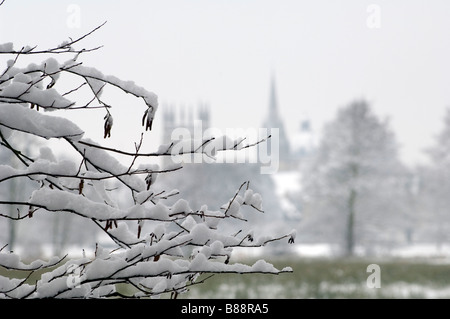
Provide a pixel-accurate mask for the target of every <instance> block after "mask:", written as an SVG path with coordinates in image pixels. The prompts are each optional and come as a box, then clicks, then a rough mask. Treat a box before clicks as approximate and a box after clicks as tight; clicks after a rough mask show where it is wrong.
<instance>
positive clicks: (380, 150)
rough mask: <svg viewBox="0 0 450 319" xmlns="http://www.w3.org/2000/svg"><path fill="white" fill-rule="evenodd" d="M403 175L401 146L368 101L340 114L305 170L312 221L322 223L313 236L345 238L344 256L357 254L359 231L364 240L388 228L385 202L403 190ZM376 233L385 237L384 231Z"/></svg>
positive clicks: (305, 191)
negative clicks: (377, 226) (367, 236)
mask: <svg viewBox="0 0 450 319" xmlns="http://www.w3.org/2000/svg"><path fill="white" fill-rule="evenodd" d="M400 171H402V165H401V163H400V162H399V160H398V158H397V143H396V141H395V137H394V134H393V132H392V131H391V130H390V129H389V126H388V123H387V122H384V121H381V120H380V119H379V118H378V117H377V116H375V115H374V114H373V113H372V110H371V108H370V106H369V104H368V103H367V102H366V101H364V100H361V101H355V102H352V103H350V104H349V105H348V106H346V107H343V108H341V109H339V110H338V112H337V116H336V117H335V119H334V120H333V121H331V122H330V123H328V124H327V125H326V127H325V129H324V133H323V136H322V139H321V142H320V145H319V147H318V149H317V150H316V153H315V154H314V156H313V158H312V159H311V160H310V162H308V163H307V165H305V166H304V169H303V170H302V181H301V184H302V197H303V198H304V200H305V202H306V203H308V205H307V206H308V208H307V211H308V215H309V216H308V217H309V218H311V219H312V220H314V219H316V220H319V221H320V222H319V223H317V224H314V225H315V227H314V232H315V233H316V234H317V233H320V232H321V231H322V232H323V233H325V234H328V236H329V239H330V240H333V242H339V240H337V238H336V236H339V234H345V236H344V237H342V238H341V242H342V243H343V245H344V247H345V254H347V255H352V254H354V252H355V251H354V249H355V243H356V237H357V236H356V230H357V229H358V228H360V229H361V231H360V234H361V236H360V237H362V234H363V233H367V232H371V231H373V230H371V227H373V226H375V225H376V223H380V222H381V223H383V222H384V223H385V224H388V222H387V220H386V219H385V217H386V210H387V207H386V206H385V205H384V206H383V202H385V201H383V200H382V199H381V198H383V196H384V199H385V200H386V199H388V198H389V196H391V195H393V193H392V192H393V190H394V189H398V188H401V185H399V183H401V180H400V179H399V172H400ZM377 217H378V218H377ZM380 229H381V230H382V231H381V232H379V230H380ZM386 229H387V228H384V230H386ZM375 232H377V236H379V237H382V236H383V227H379V228H378V229H377V230H376V231H375ZM330 237H331V238H330Z"/></svg>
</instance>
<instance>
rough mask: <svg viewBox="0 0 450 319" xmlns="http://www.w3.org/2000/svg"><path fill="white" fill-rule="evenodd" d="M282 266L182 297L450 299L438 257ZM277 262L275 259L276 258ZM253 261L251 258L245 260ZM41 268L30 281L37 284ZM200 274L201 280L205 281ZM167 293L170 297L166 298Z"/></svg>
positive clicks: (447, 268) (448, 270)
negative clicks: (376, 270) (374, 284)
mask: <svg viewBox="0 0 450 319" xmlns="http://www.w3.org/2000/svg"><path fill="white" fill-rule="evenodd" d="M265 260H266V261H268V262H271V263H273V264H274V265H275V266H276V267H278V268H279V269H281V268H283V267H285V266H290V267H292V268H293V270H294V271H293V273H285V274H280V275H264V274H248V275H236V274H218V275H214V276H213V277H212V278H210V279H208V280H206V281H205V282H204V283H203V284H200V285H194V286H191V287H190V291H189V292H188V293H186V294H182V295H180V296H179V298H199V299H205V298H211V299H235V298H241V299H253V298H262V299H265V298H274V299H277V298H283V299H292V298H295V299H299V298H319V299H320V298H322V299H323V298H326V299H331V298H333V299H334V298H353V299H361V298H450V264H449V263H446V262H442V261H441V260H439V259H411V258H403V259H401V258H396V259H393V258H391V259H381V260H380V259H366V258H353V259H336V258H334V259H327V258H302V259H300V258H299V259H296V260H294V259H290V260H281V259H275V258H270V257H267V258H265ZM274 260H276V262H274ZM241 262H242V263H246V264H250V263H252V262H253V261H252V260H246V261H245V262H244V261H241ZM369 264H377V265H379V266H380V270H381V272H380V284H381V287H380V288H369V287H368V285H367V278H368V276H370V275H371V273H369V272H367V266H368V265H369ZM0 275H2V276H9V277H16V278H24V277H25V276H26V274H25V273H20V272H17V271H15V272H11V271H6V270H5V269H2V268H1V267H0ZM38 277H39V272H37V273H36V274H34V275H33V276H32V277H31V278H30V280H31V281H32V282H35V280H36V279H38ZM201 279H202V277H200V278H199V280H201ZM165 297H168V296H165Z"/></svg>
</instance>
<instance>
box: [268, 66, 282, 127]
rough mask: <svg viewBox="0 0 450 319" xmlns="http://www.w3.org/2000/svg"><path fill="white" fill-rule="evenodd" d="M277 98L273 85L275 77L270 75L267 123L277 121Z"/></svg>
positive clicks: (274, 84) (274, 85)
mask: <svg viewBox="0 0 450 319" xmlns="http://www.w3.org/2000/svg"><path fill="white" fill-rule="evenodd" d="M279 118H280V117H279V115H278V98H277V88H276V83H275V75H274V73H272V75H271V78H270V96H269V121H270V119H272V120H274V121H278V119H279Z"/></svg>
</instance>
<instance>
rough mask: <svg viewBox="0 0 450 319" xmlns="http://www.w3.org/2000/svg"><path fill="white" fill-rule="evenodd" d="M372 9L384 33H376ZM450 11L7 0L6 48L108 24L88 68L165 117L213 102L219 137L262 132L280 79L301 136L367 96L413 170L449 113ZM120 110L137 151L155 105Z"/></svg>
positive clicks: (277, 3) (396, 3) (283, 100)
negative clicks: (150, 100)
mask: <svg viewBox="0 0 450 319" xmlns="http://www.w3.org/2000/svg"><path fill="white" fill-rule="evenodd" d="M371 4H375V5H376V8H379V9H380V11H379V16H377V17H379V20H378V21H379V22H380V25H379V28H369V27H368V25H367V20H368V18H370V17H373V15H374V14H376V13H375V12H374V11H371V8H372V7H370V5H371ZM78 9H79V11H77V10H78ZM368 9H369V12H368ZM449 13H450V1H448V0H429V1H423V0H407V1H406V0H404V1H403V0H390V1H381V0H378V1H375V0H372V1H362V0H346V1H333V0H319V1H312V0H309V1H299V0H292V1H287V0H183V1H181V0H154V1H95V2H94V1H53V0H46V1H22V0H6V1H5V3H4V4H3V5H2V6H1V7H0V43H3V42H14V43H15V47H16V48H18V49H20V47H21V46H22V45H38V46H39V48H41V49H44V48H47V47H50V46H52V45H57V44H59V43H61V42H62V41H63V40H66V39H67V38H68V37H69V36H70V37H77V36H80V35H82V34H83V33H85V32H88V31H90V30H91V29H93V28H94V27H96V26H98V25H99V24H101V23H103V22H104V21H108V22H107V24H106V25H105V26H104V27H103V28H102V29H101V30H99V31H98V32H97V33H95V34H93V35H92V36H91V37H90V38H88V39H86V41H85V42H83V43H84V46H85V47H94V46H98V45H104V47H103V48H102V49H101V50H100V51H96V52H94V53H90V54H86V55H85V56H84V58H83V61H85V62H84V63H85V64H86V65H89V66H95V67H97V68H98V69H99V70H101V71H102V72H103V73H105V74H113V75H116V76H118V77H120V78H122V79H124V80H133V81H135V82H136V83H137V84H139V85H141V86H144V87H145V88H147V89H148V90H150V91H153V92H155V93H156V94H158V96H159V100H160V107H161V109H162V108H163V106H164V105H165V103H173V104H176V105H179V104H184V105H196V104H197V103H198V102H199V101H205V102H207V103H209V105H210V107H211V113H212V114H211V115H212V119H211V120H212V125H213V126H215V127H217V128H219V129H223V130H225V129H226V128H247V127H260V126H261V125H262V123H263V120H264V118H265V116H266V115H267V108H268V99H269V96H268V95H269V84H270V76H271V74H272V72H273V73H274V74H275V76H276V81H277V89H278V100H279V107H280V113H281V116H282V117H283V118H284V120H285V124H286V126H287V130H288V132H289V133H290V134H294V133H295V132H296V130H297V129H298V126H299V122H300V118H301V117H302V116H304V115H305V114H306V115H307V116H309V117H310V118H311V120H312V123H313V127H314V128H315V129H316V130H317V131H320V129H321V127H322V125H323V123H324V122H326V121H329V120H330V119H332V118H333V117H334V115H335V111H336V109H337V107H340V106H343V105H345V104H347V103H349V102H351V101H352V100H353V99H356V98H366V99H367V100H369V101H370V102H371V103H372V106H373V108H374V111H375V113H376V114H378V115H379V116H382V117H385V116H388V117H389V118H390V119H391V123H392V127H393V129H394V130H395V133H396V134H397V138H398V140H399V142H400V144H401V146H402V150H401V151H402V153H401V154H402V158H403V159H404V160H405V162H406V163H408V164H413V163H416V162H418V161H422V160H424V159H425V157H424V156H423V153H422V149H423V148H425V147H428V146H430V145H431V144H432V142H433V138H434V136H435V135H436V134H437V133H438V132H439V131H440V129H441V128H442V118H443V115H444V111H445V108H446V107H448V106H450V88H449V84H450V62H449V59H450V19H449V18H448V15H449ZM77 14H79V16H74V15H77ZM74 17H75V20H73V18H74ZM77 17H79V22H80V23H79V25H77V24H76V23H75V24H74V23H73V22H74V21H75V22H76V18H77ZM67 58H69V57H67ZM36 62H39V61H36ZM0 63H1V65H2V66H1V67H0V69H3V66H4V65H5V64H4V63H5V57H0ZM110 103H111V104H113V105H114V101H110ZM121 103H126V104H127V106H129V108H126V109H125V113H120V110H119V105H117V106H118V107H117V111H116V112H117V113H116V114H122V115H124V116H129V117H124V116H116V117H115V127H114V128H113V132H112V134H113V137H114V138H116V139H118V138H122V140H124V141H126V142H127V144H126V145H127V147H128V148H131V149H132V147H133V143H134V141H137V139H138V135H137V133H136V134H134V135H132V136H131V137H127V138H125V139H124V135H126V133H119V132H120V131H119V130H120V127H121V126H120V125H121V124H120V123H121V122H124V121H125V120H128V122H130V121H132V123H133V125H136V126H138V127H139V125H140V117H141V114H142V112H143V110H144V109H145V108H144V107H143V105H142V104H141V102H140V101H139V100H129V99H127V100H123V101H122V100H119V101H117V103H116V104H121ZM129 103H135V104H136V107H134V105H128V104H129ZM133 110H135V111H136V113H133ZM114 112H115V110H114V109H113V116H114V114H115V113H114ZM103 113H104V112H103ZM103 113H102V114H100V115H98V116H97V115H94V113H92V114H93V116H92V117H90V116H88V117H86V115H84V116H85V117H84V118H83V120H84V121H85V122H86V123H91V122H90V121H92V123H95V127H96V129H97V128H98V129H97V131H96V133H97V134H98V137H97V136H91V137H92V138H93V139H97V140H100V139H102V134H103V132H102V126H103V122H102V121H103V117H102V115H103ZM133 114H135V115H133ZM161 114H162V112H160V113H159V115H161ZM132 116H134V117H132ZM86 125H88V124H86ZM89 125H90V124H89ZM124 125H125V124H124ZM160 125H161V122H160V121H159V120H157V122H156V123H155V132H154V133H152V134H154V140H157V142H159V135H158V130H159V129H160ZM108 143H110V141H108Z"/></svg>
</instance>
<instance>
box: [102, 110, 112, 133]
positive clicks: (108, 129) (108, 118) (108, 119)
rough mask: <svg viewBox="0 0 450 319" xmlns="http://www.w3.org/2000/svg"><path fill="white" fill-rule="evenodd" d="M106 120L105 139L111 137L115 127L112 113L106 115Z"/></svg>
mask: <svg viewBox="0 0 450 319" xmlns="http://www.w3.org/2000/svg"><path fill="white" fill-rule="evenodd" d="M104 120H105V125H104V129H105V134H104V136H103V138H107V137H111V128H112V125H113V118H112V116H111V113H109V112H108V113H107V114H106V115H105V117H104Z"/></svg>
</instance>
